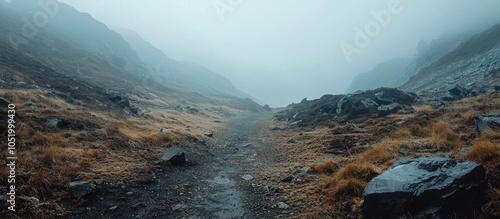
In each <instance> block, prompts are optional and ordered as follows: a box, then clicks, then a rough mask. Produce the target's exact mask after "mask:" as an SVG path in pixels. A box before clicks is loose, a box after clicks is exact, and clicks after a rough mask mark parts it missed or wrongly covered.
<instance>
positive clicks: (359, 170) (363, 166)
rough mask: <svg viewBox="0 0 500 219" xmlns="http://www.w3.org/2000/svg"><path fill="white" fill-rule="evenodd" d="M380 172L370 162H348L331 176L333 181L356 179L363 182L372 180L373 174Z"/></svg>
mask: <svg viewBox="0 0 500 219" xmlns="http://www.w3.org/2000/svg"><path fill="white" fill-rule="evenodd" d="M378 174H380V171H379V170H378V168H377V167H376V166H375V165H373V164H371V163H366V162H362V163H350V164H347V165H346V166H344V167H342V168H340V169H339V171H337V173H335V175H334V176H333V178H334V180H335V181H342V180H346V179H356V180H360V181H364V182H368V181H370V180H372V179H373V178H374V177H375V176H377V175H378Z"/></svg>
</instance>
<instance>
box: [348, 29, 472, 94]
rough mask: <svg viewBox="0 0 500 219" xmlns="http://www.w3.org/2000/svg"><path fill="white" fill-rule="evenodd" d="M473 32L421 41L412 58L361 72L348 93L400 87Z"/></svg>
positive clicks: (381, 64)
mask: <svg viewBox="0 0 500 219" xmlns="http://www.w3.org/2000/svg"><path fill="white" fill-rule="evenodd" d="M472 35H473V34H472V33H460V34H453V35H445V36H442V37H440V38H437V39H434V40H432V41H431V42H430V43H428V42H425V41H420V42H419V43H418V45H417V48H416V50H417V53H416V54H415V55H414V56H413V57H411V58H397V59H393V60H390V61H387V62H383V63H380V64H378V65H377V66H375V68H374V69H372V70H371V71H368V72H364V73H360V74H359V75H357V76H356V78H355V79H354V80H353V82H352V83H351V86H350V87H349V89H347V92H348V93H351V92H355V91H357V90H368V89H375V88H378V87H398V86H401V85H402V84H404V83H406V82H407V81H408V79H409V78H410V77H411V76H413V75H415V74H417V73H418V72H419V71H420V70H421V69H422V68H424V67H427V66H429V65H430V64H432V63H433V62H434V61H436V60H438V59H439V58H441V57H443V56H444V55H446V54H447V53H448V52H451V51H452V50H453V49H455V48H456V47H457V46H458V45H459V44H460V43H461V42H463V41H465V40H467V39H469V38H470V37H471V36H472Z"/></svg>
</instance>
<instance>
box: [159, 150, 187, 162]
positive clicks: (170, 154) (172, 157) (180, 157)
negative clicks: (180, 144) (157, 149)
mask: <svg viewBox="0 0 500 219" xmlns="http://www.w3.org/2000/svg"><path fill="white" fill-rule="evenodd" d="M161 160H164V161H169V162H170V163H171V164H172V165H183V164H185V163H186V155H185V154H184V151H182V150H181V149H179V148H169V149H168V150H167V151H165V153H163V156H162V157H161Z"/></svg>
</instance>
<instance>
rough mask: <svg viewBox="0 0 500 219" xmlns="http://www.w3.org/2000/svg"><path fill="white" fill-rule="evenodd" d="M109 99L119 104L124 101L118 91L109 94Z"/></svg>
mask: <svg viewBox="0 0 500 219" xmlns="http://www.w3.org/2000/svg"><path fill="white" fill-rule="evenodd" d="M108 99H109V100H111V101H113V102H118V101H120V100H122V99H123V97H122V95H121V94H120V93H118V92H116V91H110V92H108Z"/></svg>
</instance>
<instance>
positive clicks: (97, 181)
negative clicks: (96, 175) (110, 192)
mask: <svg viewBox="0 0 500 219" xmlns="http://www.w3.org/2000/svg"><path fill="white" fill-rule="evenodd" d="M94 182H95V184H96V185H102V184H103V183H104V180H103V179H94Z"/></svg>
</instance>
